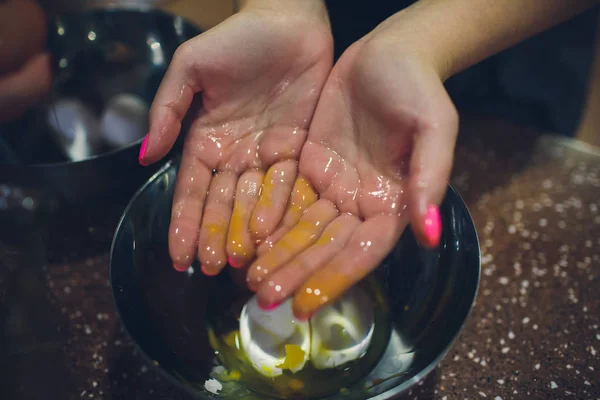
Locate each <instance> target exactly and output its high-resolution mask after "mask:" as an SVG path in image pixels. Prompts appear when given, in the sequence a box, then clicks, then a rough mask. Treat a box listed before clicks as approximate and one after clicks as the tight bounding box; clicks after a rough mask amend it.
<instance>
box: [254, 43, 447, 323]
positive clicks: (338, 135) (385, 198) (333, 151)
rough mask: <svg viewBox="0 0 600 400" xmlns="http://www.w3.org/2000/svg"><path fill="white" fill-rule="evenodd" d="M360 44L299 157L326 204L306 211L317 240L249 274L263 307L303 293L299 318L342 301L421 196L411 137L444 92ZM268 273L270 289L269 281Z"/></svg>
mask: <svg viewBox="0 0 600 400" xmlns="http://www.w3.org/2000/svg"><path fill="white" fill-rule="evenodd" d="M361 47H362V43H358V44H357V45H355V46H353V47H351V48H350V49H349V50H348V51H347V52H346V53H345V54H344V56H343V57H342V58H341V59H340V60H339V61H338V63H337V64H336V66H335V67H334V69H333V71H332V72H331V75H330V77H329V78H328V80H327V83H326V84H325V87H324V89H323V92H322V95H321V98H320V100H319V105H318V107H317V110H316V112H315V116H314V118H313V122H312V125H311V128H310V133H309V136H308V139H307V142H306V144H305V146H304V148H303V150H302V155H301V157H300V164H299V173H300V175H302V176H304V177H305V178H306V179H307V180H308V181H309V182H310V183H311V185H312V186H313V188H314V189H315V191H316V192H317V194H318V195H319V201H318V202H317V203H321V205H320V206H319V207H320V209H319V210H317V211H318V212H317V211H315V212H313V215H312V216H310V215H309V214H310V213H311V211H313V209H316V207H317V205H316V204H315V205H314V206H313V207H311V209H309V210H308V211H307V213H306V214H305V217H306V219H307V220H309V221H310V222H311V223H312V224H307V225H306V227H307V228H306V229H309V230H310V229H312V230H313V232H314V235H312V237H311V238H310V239H309V240H307V242H306V244H305V246H298V249H300V248H302V250H301V251H299V252H298V254H297V255H296V256H295V258H292V257H289V256H287V257H286V260H285V262H284V263H281V262H273V261H274V260H275V256H271V255H269V254H265V255H264V257H261V258H262V259H261V258H259V259H258V260H257V261H256V262H255V265H254V266H253V268H252V269H251V270H250V273H249V281H250V283H251V286H254V288H259V292H258V294H259V299H261V300H262V303H263V304H272V303H273V302H278V301H281V300H282V299H283V298H285V297H287V296H289V295H292V294H293V293H294V292H295V293H297V294H296V297H295V301H294V308H295V311H296V312H297V314H299V315H305V314H310V313H311V312H314V311H315V310H316V309H318V308H319V307H320V306H322V305H323V304H325V303H328V302H329V301H332V300H334V299H335V298H337V297H338V296H339V295H341V294H342V292H343V291H345V290H347V289H348V288H349V287H350V286H351V285H352V284H354V283H356V282H357V281H358V280H360V279H362V278H363V277H364V276H365V275H366V274H368V273H369V272H370V271H371V270H372V269H373V268H374V267H376V266H377V265H378V264H379V263H380V262H381V260H382V259H383V258H384V257H385V256H386V255H387V254H388V253H389V251H390V250H391V249H392V247H393V246H394V244H395V243H396V242H397V240H398V238H399V237H400V235H401V233H402V231H403V230H404V228H405V227H406V224H407V223H408V221H409V215H408V214H409V213H408V210H406V209H407V206H408V205H409V204H410V203H411V202H412V200H411V196H410V192H411V191H414V190H418V189H417V188H416V186H418V185H415V184H414V183H413V181H414V178H413V176H412V175H416V174H418V171H415V169H418V167H417V168H415V164H414V158H413V149H414V146H415V140H414V137H415V134H417V133H418V132H419V131H420V130H422V129H421V128H422V127H421V125H422V124H424V123H427V122H428V121H431V118H430V114H429V110H430V109H432V107H433V106H434V104H433V103H434V102H435V99H437V98H439V95H438V92H439V90H440V87H441V90H443V86H441V83H440V82H439V79H438V81H437V85H436V84H435V79H434V80H433V81H432V79H431V76H429V75H428V71H426V70H423V69H421V68H418V66H417V65H414V64H413V63H412V62H409V61H406V62H404V61H401V62H395V63H389V62H382V59H381V57H375V56H374V55H373V54H372V52H371V49H362V48H361ZM384 61H385V60H384ZM390 75H392V76H393V79H392V80H391V79H390ZM431 82H434V84H432V83H431ZM437 105H439V104H437ZM449 106H450V111H452V110H453V108H452V105H451V103H449ZM433 109H435V107H433ZM442 111H443V110H442ZM437 112H439V110H438V111H437ZM444 186H445V184H444ZM317 214H320V215H317ZM311 218H312V219H311ZM315 222H318V223H315ZM323 226H326V228H322V227H323ZM309 236H311V235H306V237H309ZM282 241H283V239H282ZM275 247H277V244H275V245H274V247H273V250H276V249H275ZM287 247H289V246H287ZM342 250H344V251H342ZM271 260H273V261H271ZM269 262H271V264H270V265H268V264H269ZM265 264H267V265H268V267H266V266H265ZM257 267H258V269H259V272H262V275H261V274H260V273H259V272H257V271H256V268H257ZM265 269H270V270H271V273H269V274H268V280H269V284H262V283H263V281H264V280H265V276H264V275H265V274H264V270H265ZM271 283H272V284H271ZM276 289H279V290H276Z"/></svg>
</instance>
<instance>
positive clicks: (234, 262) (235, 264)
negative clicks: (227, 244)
mask: <svg viewBox="0 0 600 400" xmlns="http://www.w3.org/2000/svg"><path fill="white" fill-rule="evenodd" d="M227 263H228V264H229V265H231V266H232V267H233V268H242V267H243V266H244V265H242V264H238V262H237V260H236V259H235V258H233V257H227Z"/></svg>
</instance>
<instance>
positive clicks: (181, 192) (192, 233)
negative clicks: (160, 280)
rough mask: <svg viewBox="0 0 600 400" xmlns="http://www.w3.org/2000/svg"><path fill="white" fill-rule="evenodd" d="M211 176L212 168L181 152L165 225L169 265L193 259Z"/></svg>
mask: <svg viewBox="0 0 600 400" xmlns="http://www.w3.org/2000/svg"><path fill="white" fill-rule="evenodd" d="M211 176H212V171H211V170H210V169H209V168H207V167H206V166H205V165H204V164H202V163H201V162H200V161H199V160H198V159H197V158H196V157H194V156H192V155H190V154H189V153H188V154H186V153H184V154H183V157H182V160H181V167H180V168H179V171H178V172H177V182H176V185H175V193H174V194H173V207H172V210H171V225H170V226H169V253H170V254H171V259H172V260H173V267H174V268H175V269H176V270H178V271H185V270H186V269H187V268H188V267H189V266H190V265H191V264H192V262H193V261H194V256H195V255H196V247H197V245H198V231H199V228H200V222H201V221H202V211H203V209H204V201H205V199H206V192H207V189H208V187H209V185H210V180H211Z"/></svg>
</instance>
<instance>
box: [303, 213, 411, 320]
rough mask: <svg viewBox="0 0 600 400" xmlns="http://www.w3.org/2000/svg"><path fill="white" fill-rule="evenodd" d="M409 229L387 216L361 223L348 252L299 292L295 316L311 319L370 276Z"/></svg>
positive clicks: (398, 220) (318, 273)
mask: <svg viewBox="0 0 600 400" xmlns="http://www.w3.org/2000/svg"><path fill="white" fill-rule="evenodd" d="M405 226H406V222H405V221H404V220H401V219H399V218H396V217H390V216H384V215H381V216H377V217H374V218H371V219H369V220H367V221H365V222H363V223H361V224H360V225H359V226H358V227H357V228H356V230H355V231H354V233H353V234H352V237H351V238H350V240H349V241H348V243H347V244H346V246H345V248H344V250H343V251H341V252H338V253H337V255H336V256H335V257H334V258H333V259H332V260H331V261H330V262H329V263H328V264H327V265H326V266H325V267H323V268H322V269H320V270H319V271H317V272H315V273H314V274H313V275H312V276H311V277H310V278H309V279H308V280H307V281H306V282H304V284H303V285H302V286H301V287H300V288H299V289H298V291H297V292H296V295H295V296H294V300H293V309H294V315H295V316H296V317H297V318H299V319H302V320H306V319H308V318H310V316H312V315H313V314H314V313H315V312H316V311H317V310H318V309H319V308H321V307H323V306H324V305H326V304H329V303H331V302H333V301H335V300H336V299H337V298H339V297H340V296H341V295H342V294H343V293H344V292H346V291H347V290H348V289H349V288H350V287H352V286H353V285H354V284H355V283H357V282H359V281H360V280H361V279H363V278H364V277H365V276H367V275H368V274H369V273H370V272H371V271H372V270H373V269H375V268H376V267H377V266H378V265H379V264H380V263H381V261H382V260H383V259H384V258H385V257H386V256H387V255H388V253H389V252H390V251H391V250H392V248H393V247H394V245H395V244H396V242H397V241H398V239H399V238H400V234H401V233H402V230H403V229H404V227H405Z"/></svg>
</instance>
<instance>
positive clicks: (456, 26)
mask: <svg viewBox="0 0 600 400" xmlns="http://www.w3.org/2000/svg"><path fill="white" fill-rule="evenodd" d="M598 3H599V1H598V0H420V1H419V2H417V3H415V4H414V5H413V6H411V7H409V8H407V9H405V10H403V11H401V12H399V13H397V14H395V15H393V16H392V17H390V18H389V19H388V20H386V21H385V22H383V23H382V24H381V25H380V26H379V27H377V28H376V29H375V31H373V32H372V35H373V34H375V35H377V36H380V37H381V36H383V37H384V38H385V40H393V41H395V42H397V43H398V45H400V46H403V47H404V48H406V46H408V47H409V48H412V49H414V50H415V51H416V52H417V53H419V55H420V56H422V57H424V58H427V59H428V61H429V62H431V63H433V65H434V66H435V67H436V68H437V69H438V71H439V72H440V75H441V76H442V77H443V78H444V79H446V78H448V77H450V76H452V75H454V74H455V73H457V72H460V71H461V70H464V69H466V68H468V67H470V66H471V65H473V64H476V63H478V62H479V61H481V60H483V59H485V58H487V57H489V56H491V55H493V54H495V53H498V52H500V51H502V50H504V49H506V48H508V47H510V46H513V45H514V44H516V43H518V42H520V41H522V40H525V39H527V38H528V37H531V36H533V35H535V34H537V33H539V32H542V31H544V30H546V29H548V28H550V27H552V26H554V25H557V24H559V23H561V22H563V21H566V20H567V19H569V18H571V17H573V16H575V15H576V14H578V13H580V12H582V11H584V10H586V9H588V8H590V7H592V6H593V5H595V4H598Z"/></svg>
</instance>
